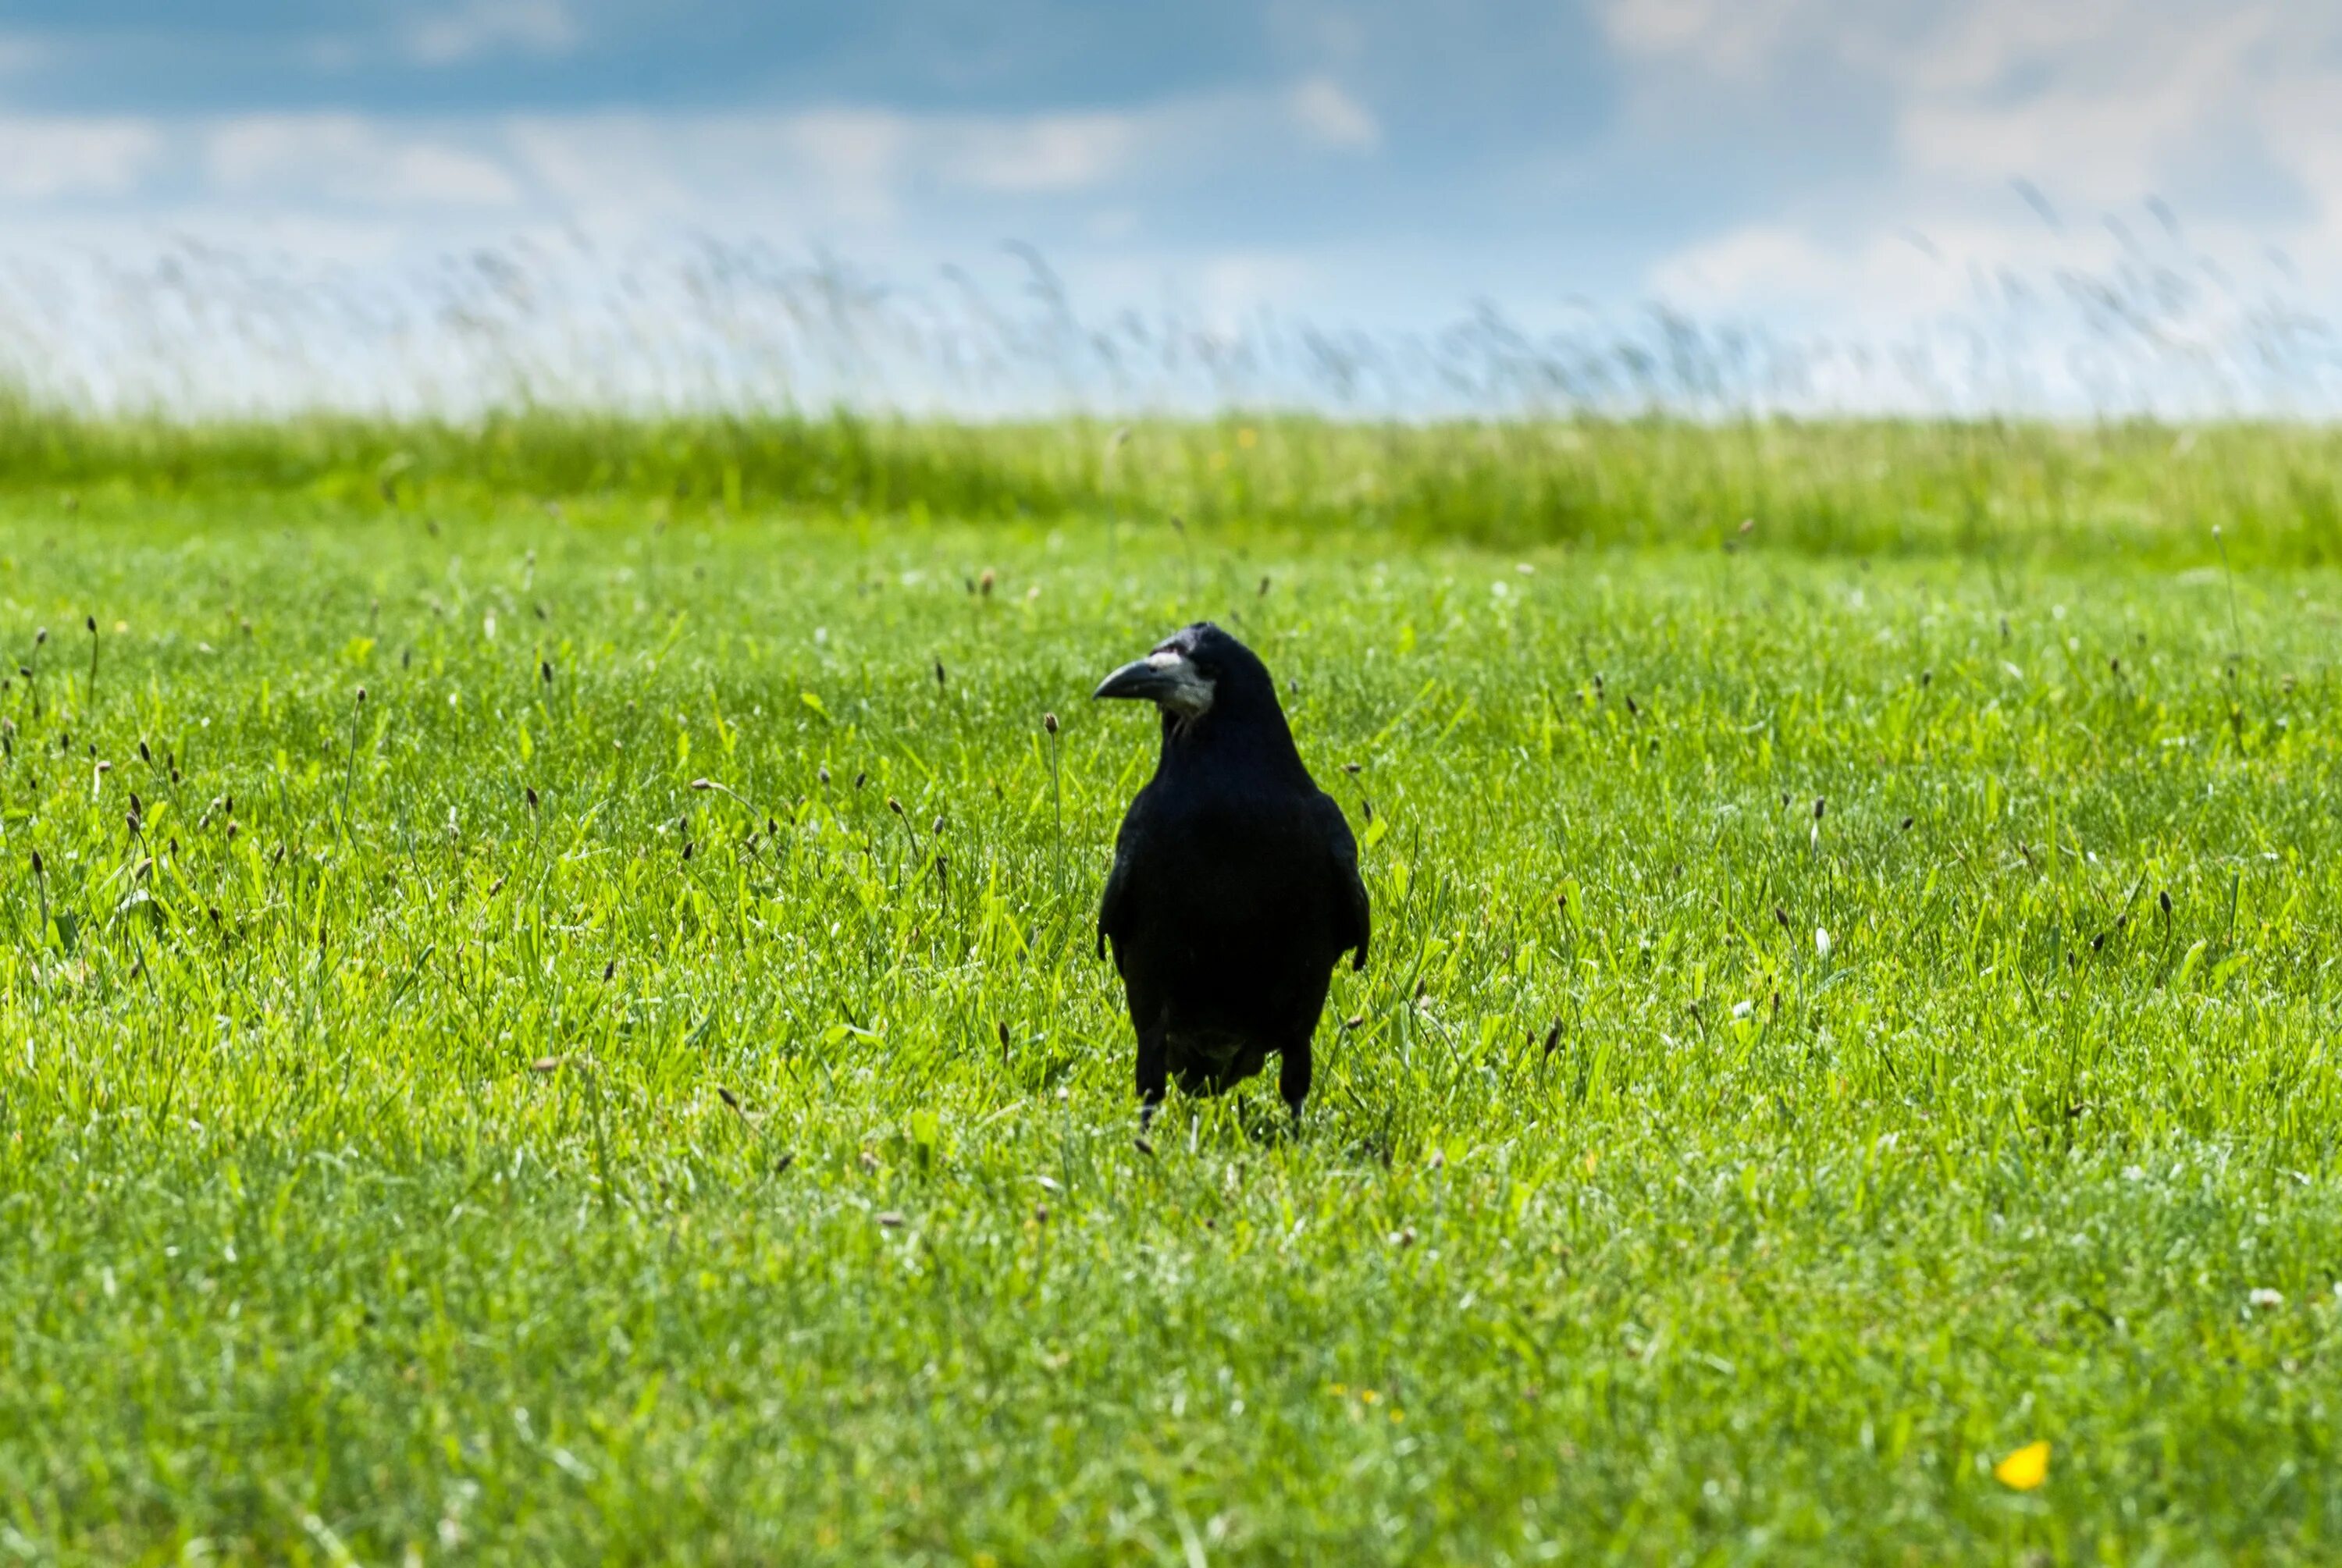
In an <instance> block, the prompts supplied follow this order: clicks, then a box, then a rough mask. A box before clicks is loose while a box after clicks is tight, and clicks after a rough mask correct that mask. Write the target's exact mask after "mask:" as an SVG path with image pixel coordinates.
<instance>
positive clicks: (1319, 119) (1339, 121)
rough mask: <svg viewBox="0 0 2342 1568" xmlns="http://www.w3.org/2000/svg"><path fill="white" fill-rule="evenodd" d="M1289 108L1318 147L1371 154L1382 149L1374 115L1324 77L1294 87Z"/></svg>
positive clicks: (1297, 123) (1288, 102)
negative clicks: (1378, 148) (1377, 148)
mask: <svg viewBox="0 0 2342 1568" xmlns="http://www.w3.org/2000/svg"><path fill="white" fill-rule="evenodd" d="M1287 104H1288V106H1289V108H1290V110H1291V112H1292V115H1293V120H1294V123H1295V124H1296V125H1299V126H1300V127H1301V130H1302V134H1303V135H1306V136H1307V137H1308V138H1309V139H1310V140H1311V141H1313V142H1316V144H1317V145H1319V146H1322V147H1334V148H1337V149H1340V150H1342V151H1345V152H1368V151H1372V150H1373V149H1374V148H1375V147H1376V146H1378V145H1381V142H1382V139H1383V130H1382V126H1381V125H1379V124H1377V123H1376V119H1375V116H1374V114H1373V112H1372V111H1371V110H1369V109H1368V108H1367V107H1366V105H1364V104H1361V103H1359V102H1358V100H1357V99H1356V98H1354V97H1352V96H1351V95H1349V94H1347V93H1346V92H1344V91H1343V90H1342V88H1341V86H1340V85H1339V84H1337V83H1335V82H1332V81H1329V80H1327V79H1326V78H1325V77H1323V76H1317V77H1313V78H1311V79H1310V80H1308V81H1306V82H1304V83H1302V84H1301V85H1298V86H1296V87H1295V88H1294V89H1293V93H1292V96H1291V97H1290V98H1289V99H1288V100H1287Z"/></svg>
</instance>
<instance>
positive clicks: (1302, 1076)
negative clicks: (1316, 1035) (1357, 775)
mask: <svg viewBox="0 0 2342 1568" xmlns="http://www.w3.org/2000/svg"><path fill="white" fill-rule="evenodd" d="M1283 1056H1284V1060H1283V1061H1282V1062H1280V1063H1279V1064H1277V1069H1276V1092H1277V1093H1278V1094H1282V1095H1283V1096H1284V1097H1285V1103H1286V1104H1287V1105H1289V1106H1291V1107H1292V1109H1293V1124H1294V1125H1295V1126H1296V1127H1297V1126H1299V1125H1300V1124H1301V1104H1302V1102H1303V1101H1305V1100H1306V1099H1308V1098H1309V1077H1310V1072H1311V1068H1312V1066H1313V1065H1314V1064H1313V1063H1312V1062H1311V1061H1310V1057H1309V1039H1308V1036H1306V1035H1304V1036H1302V1038H1300V1039H1299V1040H1296V1041H1295V1042H1294V1043H1293V1044H1290V1045H1287V1046H1286V1048H1285V1050H1284V1052H1283Z"/></svg>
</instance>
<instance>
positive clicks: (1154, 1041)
mask: <svg viewBox="0 0 2342 1568" xmlns="http://www.w3.org/2000/svg"><path fill="white" fill-rule="evenodd" d="M1165 1033H1166V1031H1165V1029H1164V1027H1163V1025H1162V1024H1155V1025H1154V1026H1153V1027H1151V1028H1150V1027H1147V1026H1145V1025H1142V1026H1141V1027H1140V1028H1139V1031H1138V1125H1139V1129H1140V1130H1141V1131H1142V1132H1143V1131H1145V1130H1146V1128H1147V1127H1149V1126H1151V1125H1152V1124H1154V1121H1155V1113H1156V1109H1157V1107H1159V1106H1160V1105H1161V1104H1163V1089H1164V1084H1165V1082H1166V1079H1167V1077H1168V1075H1169V1074H1168V1070H1167V1067H1166V1063H1165V1060H1164V1054H1163V1036H1164V1034H1165Z"/></svg>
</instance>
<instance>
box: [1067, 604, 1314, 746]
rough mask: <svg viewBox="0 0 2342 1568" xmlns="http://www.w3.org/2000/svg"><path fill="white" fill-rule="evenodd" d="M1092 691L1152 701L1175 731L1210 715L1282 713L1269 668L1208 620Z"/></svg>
mask: <svg viewBox="0 0 2342 1568" xmlns="http://www.w3.org/2000/svg"><path fill="white" fill-rule="evenodd" d="M1092 695H1093V696H1099V697H1136V698H1139V699H1141V700H1144V701H1146V702H1150V703H1153V704H1155V705H1156V707H1158V708H1161V709H1162V710H1163V722H1164V724H1165V726H1166V728H1168V729H1171V730H1173V731H1184V730H1186V728H1188V727H1189V726H1191V725H1193V724H1196V722H1197V721H1198V720H1201V719H1203V718H1205V717H1206V716H1207V715H1210V716H1216V717H1222V718H1236V717H1239V716H1245V717H1249V716H1252V715H1255V714H1263V715H1265V714H1277V716H1278V717H1279V718H1280V719H1281V718H1282V716H1283V715H1282V714H1281V713H1280V711H1279V709H1278V707H1277V703H1276V684H1275V683H1273V682H1272V681H1270V679H1269V678H1268V667H1267V666H1266V664H1262V663H1261V662H1260V659H1259V656H1258V655H1256V654H1254V652H1253V651H1252V650H1251V649H1250V648H1247V647H1246V646H1245V645H1244V644H1242V643H1239V642H1237V641H1236V639H1235V638H1234V637H1231V636H1229V635H1228V634H1226V632H1223V631H1221V630H1220V629H1219V628H1218V627H1217V626H1215V625H1214V624H1211V623H1210V622H1209V621H1198V622H1196V624H1194V625H1192V626H1186V627H1182V628H1181V629H1180V630H1178V631H1176V632H1174V633H1172V634H1171V635H1169V636H1168V637H1166V638H1165V639H1164V640H1163V641H1162V642H1161V643H1160V644H1157V645H1156V649H1155V651H1154V652H1153V653H1151V654H1147V655H1146V657H1145V658H1143V659H1140V660H1137V661H1136V662H1135V663H1132V664H1125V665H1123V667H1122V668H1120V669H1118V670H1116V672H1115V673H1114V674H1110V675H1108V676H1107V677H1106V679H1105V680H1104V681H1102V682H1100V683H1099V684H1098V689H1097V690H1096V692H1094V693H1092Z"/></svg>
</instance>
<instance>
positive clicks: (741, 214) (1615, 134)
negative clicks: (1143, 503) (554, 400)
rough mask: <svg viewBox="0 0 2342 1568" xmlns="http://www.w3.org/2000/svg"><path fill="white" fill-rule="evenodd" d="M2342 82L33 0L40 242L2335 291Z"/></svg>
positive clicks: (1310, 309)
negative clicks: (2070, 276)
mask: <svg viewBox="0 0 2342 1568" xmlns="http://www.w3.org/2000/svg"><path fill="white" fill-rule="evenodd" d="M2335 105H2342V5H2332V4H2324V3H2319V4H2307V3H2290V4H2278V3H2264V4H2257V5H2256V4H2251V3H2247V4H2245V5H2235V4H2221V3H2217V0H2059V3H2058V4H2056V5H2047V4H2042V3H2040V0H1974V3H1972V4H1966V5H1934V4H1915V3H1912V0H1565V3H1561V4H1545V5H1530V4H1523V3H1518V0H1447V3H1443V4H1438V5H1431V4H1397V3H1369V4H1357V5H1343V4H1326V3H1322V0H1266V4H1253V5H1236V4H1226V3H1223V0H1196V3H1192V4H1186V5H1178V6H1167V5H1130V4H1115V5H1076V4H1070V3H1067V0H901V3H894V4H866V5H804V4H795V3H784V4H764V5H755V4H746V3H743V0H666V3H656V4H655V3H652V0H415V3H409V4H390V3H386V0H349V3H346V4H344V5H336V6H331V7H328V6H321V5H297V4H291V3H289V0H211V3H208V4H204V5H190V4H186V3H185V0H70V3H68V0H10V4H8V5H6V6H5V8H0V252H5V251H9V250H23V249H25V248H32V249H35V250H38V249H40V248H42V247H49V248H50V249H51V250H52V251H53V252H58V254H63V253H64V252H71V251H73V250H74V249H75V248H76V247H79V248H82V249H87V248H90V247H95V248H96V249H97V250H99V251H100V252H102V253H106V254H117V255H120V254H130V253H134V252H136V251H137V250H138V249H139V248H140V247H142V246H152V245H155V243H157V239H158V236H161V235H175V234H192V235H200V236H203V237H204V238H205V239H207V240H209V241H212V242H214V243H218V244H224V245H255V246H263V247H268V248H271V249H273V250H275V251H278V252H283V253H287V254H294V255H302V256H310V257H316V258H321V259H327V260H332V261H335V262H337V263H344V264H348V265H381V264H383V263H384V262H385V260H386V258H392V257H397V256H412V255H420V254H425V253H428V252H431V251H433V250H435V249H445V248H448V247H455V246H461V245H470V244H476V243H485V242H489V241H494V240H497V239H500V238H503V237H506V236H510V235H517V234H527V233H555V232H558V233H564V234H567V235H588V236H591V237H592V238H593V239H594V240H595V241H596V243H604V244H609V245H641V244H646V243H647V244H656V243H657V242H658V241H659V239H660V238H661V237H662V236H673V235H680V234H685V233H695V234H698V233H705V234H713V235H722V236H726V237H734V238H754V239H756V240H760V241H764V242H766V243H769V244H772V245H776V246H780V247H783V248H792V247H798V248H801V247H810V246H814V245H821V246H825V247H827V248H828V249H829V250H830V251H832V252H834V253H835V254H837V255H844V256H846V257H849V258H852V259H854V260H855V261H856V262H858V263H862V264H865V265H869V266H872V267H875V268H878V269H882V270H884V271H886V273H888V274H889V275H896V276H907V277H920V276H930V275H933V273H934V271H935V269H936V266H937V265H939V264H942V263H946V262H950V263H957V264H961V265H973V266H977V267H996V266H998V265H1000V258H1001V254H1002V253H1001V245H1002V243H1003V242H1004V241H1006V240H1010V239H1016V240H1021V241H1025V242H1027V243H1029V244H1031V245H1035V246H1036V247H1038V248H1039V249H1040V250H1041V251H1042V252H1043V253H1044V254H1046V255H1048V256H1049V257H1050V258H1051V260H1052V262H1053V263H1054V264H1055V265H1056V267H1057V268H1058V270H1059V271H1060V272H1061V273H1062V274H1063V275H1064V276H1065V277H1066V279H1067V280H1068V283H1069V285H1070V286H1071V287H1072V288H1073V290H1074V291H1075V294H1076V298H1077V299H1078V300H1079V301H1080V302H1081V303H1082V304H1083V305H1085V306H1086V307H1088V308H1092V309H1098V310H1104V309H1109V308H1113V307H1116V306H1118V305H1126V304H1146V303H1150V302H1153V301H1155V300H1157V299H1161V298H1164V297H1166V296H1167V297H1176V299H1178V300H1179V301H1181V302H1183V303H1184V304H1185V305H1187V306H1188V307H1189V308H1191V309H1194V310H1196V311H1197V312H1200V313H1203V314H1205V315H1227V316H1236V315H1241V314H1242V313H1244V312H1246V311H1249V310H1255V309H1259V308H1264V307H1266V308H1269V309H1274V310H1278V311H1285V312H1299V313H1309V314H1314V315H1318V316H1320V317H1327V318H1332V319H1337V320H1342V321H1348V322H1356V323H1361V324H1366V325H1382V326H1400V325H1431V324H1434V323H1437V322H1440V321H1445V320H1448V319H1452V318H1453V317H1454V316H1455V315H1456V314H1457V313H1458V312H1460V311H1462V310H1464V309H1466V307H1467V306H1468V305H1470V304H1471V303H1472V302H1473V301H1475V300H1476V299H1481V298H1486V299H1490V300H1494V301H1496V302H1497V303H1498V304H1500V305H1502V306H1503V307H1504V308H1505V309H1506V311H1507V312H1508V313H1511V314H1512V315H1515V316H1516V318H1517V319H1519V320H1522V321H1524V322H1526V323H1529V324H1532V325H1536V324H1539V323H1547V322H1556V321H1561V320H1565V319H1566V318H1567V317H1568V316H1569V315H1570V313H1572V312H1573V311H1577V310H1581V309H1583V308H1585V306H1586V302H1588V301H1591V302H1594V303H1595V304H1596V305H1598V306H1599V307H1600V308H1603V309H1607V310H1619V309H1626V308H1630V307H1632V306H1634V305H1636V304H1637V303H1639V302H1646V301H1663V302H1666V303H1667V304H1669V305H1674V306H1676V307H1679V308H1681V309H1684V310H1686V311H1690V312H1694V313H1696V314H1698V315H1702V316H1705V317H1714V318H1719V319H1722V318H1730V319H1738V320H1747V321H1754V322H1757V323H1761V324H1765V325H1773V326H1780V327H1783V328H1785V329H1795V330H1801V331H1822V332H1844V333H1848V334H1868V335H1880V336H1891V335H1893V334H1895V333H1897V332H1898V331H1901V330H1905V329H1906V328H1907V327H1908V326H1910V325H1912V324H1914V323H1924V322H1927V321H1930V320H1936V319H1939V318H1941V317H1942V316H1943V315H1945V314H1946V313H1956V312H1958V311H1962V310H1965V309H1967V308H1969V306H1970V305H1971V304H1972V302H1973V301H1974V299H1975V298H1976V297H1977V293H1978V288H1979V280H1981V279H1987V278H1991V277H1995V276H1998V275H2003V274H2004V273H2005V274H2007V275H2025V276H2030V277H2034V278H2037V279H2042V280H2047V279H2050V278H2053V277H2054V276H2055V275H2056V274H2057V270H2058V269H2060V268H2080V269H2085V270H2096V271H2101V272H2102V271H2104V270H2106V269H2107V268H2112V267H2117V266H2120V265H2123V264H2124V262H2125V260H2126V258H2127V257H2128V258H2141V260H2142V265H2146V264H2147V261H2151V262H2152V264H2153V265H2167V266H2171V267H2175V268H2179V269H2183V270H2187V269H2193V270H2191V271H2190V275H2191V276H2217V278H2218V279H2220V280H2222V283H2223V285H2224V286H2226V287H2227V288H2229V289H2230V290H2231V291H2232V292H2233V293H2234V295H2236V296H2237V299H2239V300H2245V301H2249V300H2257V299H2262V298H2264V297H2265V294H2266V291H2268V290H2288V289H2289V290H2292V291H2295V292H2296V293H2297V294H2307V295H2308V296H2310V297H2313V298H2316V299H2319V300H2323V299H2327V298H2330V297H2331V295H2330V291H2329V290H2328V288H2327V285H2329V283H2330V282H2331V281H2332V280H2333V279H2335V278H2336V277H2337V276H2342V111H2337V109H2336V107H2335ZM2020 182H2022V183H2023V185H2024V187H2025V190H2029V191H2031V192H2035V193H2038V198H2037V199H2033V198H2031V197H2028V195H2026V194H2025V191H2024V190H2020V185H2019V183H2020ZM59 247H62V251H60V250H59ZM2238 308H2244V306H2242V305H2239V306H2238Z"/></svg>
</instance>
